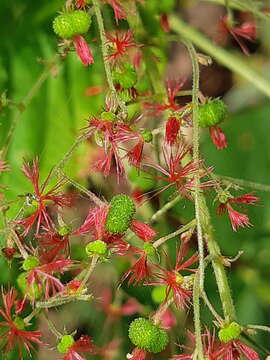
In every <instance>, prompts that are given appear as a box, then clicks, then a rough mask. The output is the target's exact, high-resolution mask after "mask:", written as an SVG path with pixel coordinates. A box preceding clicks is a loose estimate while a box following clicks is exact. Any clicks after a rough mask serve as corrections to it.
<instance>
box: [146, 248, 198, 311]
mask: <svg viewBox="0 0 270 360" xmlns="http://www.w3.org/2000/svg"><path fill="white" fill-rule="evenodd" d="M187 251H188V246H186V245H183V246H181V247H180V249H179V251H178V252H177V257H176V262H175V267H174V269H172V270H167V269H165V268H163V267H161V266H158V265H156V267H157V269H158V270H160V271H161V273H157V274H155V275H156V277H157V278H158V279H160V281H158V282H152V283H150V284H147V285H165V286H167V289H166V297H167V298H168V296H169V295H170V293H171V292H172V295H173V299H174V304H175V305H176V306H177V307H179V308H183V307H187V306H188V305H189V301H190V298H191V296H192V291H191V290H190V289H188V288H187V287H186V286H185V285H184V280H185V279H184V277H183V276H182V275H181V274H180V273H179V271H184V270H185V271H190V272H196V270H194V269H190V268H189V267H190V266H191V265H193V264H194V263H196V262H197V261H198V255H197V254H194V255H192V256H191V257H190V258H189V259H188V260H186V261H184V262H183V259H184V258H185V257H186V255H187Z"/></svg>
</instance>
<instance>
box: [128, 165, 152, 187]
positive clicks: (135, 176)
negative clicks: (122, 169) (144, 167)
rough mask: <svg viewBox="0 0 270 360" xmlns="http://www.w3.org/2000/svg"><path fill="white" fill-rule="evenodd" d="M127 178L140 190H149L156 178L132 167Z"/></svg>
mask: <svg viewBox="0 0 270 360" xmlns="http://www.w3.org/2000/svg"><path fill="white" fill-rule="evenodd" d="M128 178H129V180H130V181H131V182H132V183H133V184H135V185H136V186H137V187H138V188H139V189H140V190H142V191H144V192H145V191H149V190H151V189H153V187H154V186H155V185H156V180H155V179H154V178H153V177H151V175H150V174H147V173H146V172H144V171H141V170H138V169H137V168H135V167H132V168H131V170H130V171H129V173H128Z"/></svg>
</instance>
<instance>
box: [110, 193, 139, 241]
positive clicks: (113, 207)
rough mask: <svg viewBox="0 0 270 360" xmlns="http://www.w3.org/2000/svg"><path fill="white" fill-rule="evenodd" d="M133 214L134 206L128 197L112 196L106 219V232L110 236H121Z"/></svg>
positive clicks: (122, 195)
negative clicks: (110, 234)
mask: <svg viewBox="0 0 270 360" xmlns="http://www.w3.org/2000/svg"><path fill="white" fill-rule="evenodd" d="M134 214H135V204H134V202H133V200H132V199H131V198H130V197H129V196H127V195H124V194H121V195H116V196H114V197H113V198H112V200H111V202H110V208H109V211H108V215H107V218H106V223H105V228H106V230H107V231H108V232H110V233H112V234H123V233H124V232H125V231H126V230H127V229H128V228H129V226H130V223H131V221H132V219H133V216H134Z"/></svg>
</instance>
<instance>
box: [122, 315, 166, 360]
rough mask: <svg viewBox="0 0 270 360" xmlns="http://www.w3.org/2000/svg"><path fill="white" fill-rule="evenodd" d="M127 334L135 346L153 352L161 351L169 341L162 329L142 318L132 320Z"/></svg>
mask: <svg viewBox="0 0 270 360" xmlns="http://www.w3.org/2000/svg"><path fill="white" fill-rule="evenodd" d="M128 335H129V338H130V340H131V342H132V343H133V344H134V345H135V346H138V347H139V348H140V349H144V350H147V351H148V352H150V353H154V354H156V353H159V352H161V351H163V350H164V349H165V348H166V346H167V344H168V342H169V338H168V335H167V333H166V332H165V331H164V330H162V329H160V328H159V327H158V326H156V325H154V324H153V323H152V322H151V321H150V320H148V319H144V318H138V319H135V320H134V321H132V323H131V324H130V326H129V330H128Z"/></svg>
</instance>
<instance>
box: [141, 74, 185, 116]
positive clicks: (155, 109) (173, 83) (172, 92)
mask: <svg viewBox="0 0 270 360" xmlns="http://www.w3.org/2000/svg"><path fill="white" fill-rule="evenodd" d="M185 81H186V80H185V79H178V80H175V79H173V80H172V79H168V80H166V90H167V98H168V102H167V104H155V103H149V102H145V103H144V107H145V108H146V109H150V110H152V111H151V112H150V115H159V114H161V113H162V112H163V111H165V110H168V109H170V110H172V111H178V110H180V109H182V106H180V105H178V104H177V103H176V102H175V97H176V95H177V93H178V92H179V91H180V90H181V89H182V87H183V86H184V83H185Z"/></svg>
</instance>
